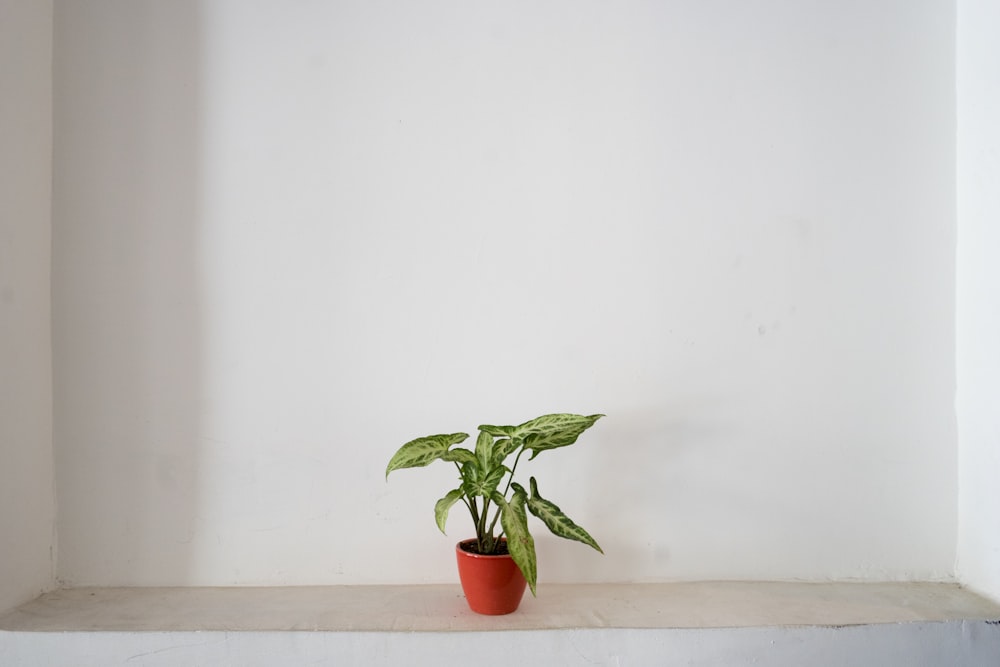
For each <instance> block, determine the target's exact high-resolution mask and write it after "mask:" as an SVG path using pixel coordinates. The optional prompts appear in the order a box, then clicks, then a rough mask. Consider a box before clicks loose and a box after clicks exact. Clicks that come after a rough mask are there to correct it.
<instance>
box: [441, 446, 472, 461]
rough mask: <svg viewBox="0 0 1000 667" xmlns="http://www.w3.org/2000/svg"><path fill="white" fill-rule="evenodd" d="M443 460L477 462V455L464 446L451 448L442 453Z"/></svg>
mask: <svg viewBox="0 0 1000 667" xmlns="http://www.w3.org/2000/svg"><path fill="white" fill-rule="evenodd" d="M441 460H442V461H448V462H451V461H457V462H458V463H475V462H476V455H475V454H473V453H472V452H470V451H469V450H468V449H465V448H464V447H458V448H456V449H449V450H448V451H446V452H445V453H444V454H442V455H441Z"/></svg>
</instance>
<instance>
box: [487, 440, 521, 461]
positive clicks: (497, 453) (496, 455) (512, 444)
mask: <svg viewBox="0 0 1000 667" xmlns="http://www.w3.org/2000/svg"><path fill="white" fill-rule="evenodd" d="M520 446H521V439H520V438H504V439H503V440H497V441H496V442H494V443H493V462H494V463H503V462H504V459H506V458H507V457H508V456H510V455H511V454H513V453H514V452H515V451H517V448H518V447H520Z"/></svg>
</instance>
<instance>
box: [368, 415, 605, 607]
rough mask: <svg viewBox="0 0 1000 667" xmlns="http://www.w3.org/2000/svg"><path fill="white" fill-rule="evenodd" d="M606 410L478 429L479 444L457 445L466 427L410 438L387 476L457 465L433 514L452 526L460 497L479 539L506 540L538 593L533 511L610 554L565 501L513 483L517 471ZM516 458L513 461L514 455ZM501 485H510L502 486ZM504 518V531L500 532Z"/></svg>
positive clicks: (558, 531) (496, 544)
mask: <svg viewBox="0 0 1000 667" xmlns="http://www.w3.org/2000/svg"><path fill="white" fill-rule="evenodd" d="M603 416H604V415H590V416H583V415H571V414H552V415H543V416H541V417H537V418H535V419H532V420H530V421H526V422H524V423H523V424H520V425H518V426H493V425H490V424H484V425H482V426H480V427H479V436H478V437H477V438H476V446H475V449H474V450H470V449H465V448H463V447H456V446H455V445H459V444H461V443H463V442H465V441H466V440H467V439H468V437H469V436H468V434H467V433H448V434H441V435H430V436H427V437H424V438H416V439H415V440H411V441H409V442H408V443H406V444H405V445H403V446H402V447H400V448H399V450H398V451H397V452H396V453H395V454H394V455H393V456H392V458H391V459H390V460H389V465H388V466H386V469H385V476H386V478H388V477H389V473H390V472H392V471H393V470H398V469H400V468H419V467H423V466H426V465H429V464H430V463H432V462H434V461H437V460H441V461H446V462H450V463H453V464H454V465H455V467H456V469H457V470H458V473H459V480H460V482H461V483H460V484H459V486H458V487H457V488H455V489H452V490H451V491H449V492H448V493H446V494H445V495H444V497H443V498H441V499H440V500H438V501H437V503H435V505H434V520H435V522H436V523H437V526H438V528H439V529H440V530H441V532H442V533H443V532H445V524H446V523H447V521H448V513H449V511H450V510H451V508H452V506H453V505H454V504H455V503H457V502H459V501H461V502H462V503H463V504H464V505H465V506H466V508H467V509H468V510H469V514H470V516H471V517H472V521H473V524H474V525H475V527H476V543H477V547H478V549H479V553H481V554H493V553H498V552H499V550H500V548H501V544H502V541H501V538H502V537H506V538H507V549H508V551H509V552H510V555H511V557H512V558H513V559H514V562H515V563H517V566H518V567H519V568H520V569H521V572H522V573H523V574H524V578H525V579H526V580H527V581H528V585H529V586H530V587H531V594H532V595H534V594H535V582H536V579H537V563H536V557H535V540H534V538H533V537H532V536H531V532H530V531H529V530H528V513H529V512H530V513H531V514H533V515H534V516H536V517H538V518H539V519H541V520H542V523H544V524H545V525H546V527H548V529H549V530H550V531H552V533H553V534H554V535H557V536H559V537H564V538H566V539H568V540H576V541H578V542H583V543H584V544H586V545H588V546H591V547H593V548H594V549H596V550H597V551H600V552H601V553H604V552H603V551H602V550H601V547H600V546H598V544H597V542H596V541H595V540H594V538H593V537H591V536H590V534H589V533H587V531H586V530H584V529H583V528H581V527H580V526H579V525H577V524H576V523H574V522H573V520H572V519H570V518H569V517H568V516H566V515H565V514H564V513H563V511H562V510H561V509H559V507H558V506H557V505H556V504H555V503H553V502H551V501H549V500H546V499H545V498H542V496H541V495H540V494H539V493H538V483H537V482H536V481H535V478H534V477H532V478H531V479H530V480H529V484H528V486H529V488H530V493H529V492H528V491H527V490H525V488H524V487H523V486H521V485H520V484H518V483H517V482H515V481H514V473H515V472H516V471H517V465H518V463H519V462H520V461H521V455H522V454H524V452H530V454H531V455H530V456H529V458H528V460H529V461H530V460H532V459H534V458H535V457H536V456H538V455H539V454H541V453H542V452H544V451H546V450H549V449H556V448H558V447H566V446H568V445H572V444H573V443H574V442H576V440H577V438H579V437H580V434H581V433H583V432H584V431H586V430H587V429H588V428H590V427H591V426H593V425H594V423H595V422H596V421H597V420H598V419H600V418H601V417H603ZM510 458H513V464H512V465H511V466H510V467H508V466H507V461H508V459H510ZM501 488H502V489H503V490H501ZM498 523H499V526H500V532H496V529H497V524H498Z"/></svg>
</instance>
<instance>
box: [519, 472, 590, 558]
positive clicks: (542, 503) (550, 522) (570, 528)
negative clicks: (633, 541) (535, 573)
mask: <svg viewBox="0 0 1000 667" xmlns="http://www.w3.org/2000/svg"><path fill="white" fill-rule="evenodd" d="M530 483H531V497H530V498H528V511H530V512H531V513H532V514H534V515H535V516H537V517H538V518H539V519H541V520H542V523H544V524H545V525H546V526H548V529H549V530H551V531H552V534H553V535H556V536H558V537H565V538H566V539H567V540H576V541H577V542H583V543H584V544H587V545H589V546H592V547H593V548H595V549H597V550H598V551H600V552H601V553H604V550H603V549H601V547H600V546H598V544H597V541H596V540H595V539H594V538H593V537H591V536H590V533H588V532H587V531H585V530H584V529H583V528H581V527H580V526H578V525H577V524H575V523H573V520H572V519H570V518H569V517H568V516H566V515H565V514H563V511H562V510H560V509H559V507H558V506H557V505H556V504H555V503H553V502H550V501H548V500H546V499H545V498H542V497H541V496H540V495H539V494H538V484H537V483H536V482H535V478H534V477H532V478H531V481H530Z"/></svg>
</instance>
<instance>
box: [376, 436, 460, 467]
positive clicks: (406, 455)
mask: <svg viewBox="0 0 1000 667" xmlns="http://www.w3.org/2000/svg"><path fill="white" fill-rule="evenodd" d="M468 437H469V434H468V433H446V434H441V435H429V436H427V437H424V438H417V439H415V440H410V441H409V442H408V443H406V444H405V445H403V446H402V447H400V448H399V450H398V451H397V452H396V453H395V454H393V455H392V458H391V459H389V465H388V466H386V468H385V476H386V477H388V476H389V473H390V472H392V471H393V470H398V469H400V468H420V467H422V466H425V465H428V464H430V463H431V462H433V461H436V460H437V459H439V458H441V457H442V456H444V455H445V453H446V452H447V451H448V448H449V447H451V446H452V445H457V444H458V443H460V442H463V441H464V440H465V439H466V438H468Z"/></svg>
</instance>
